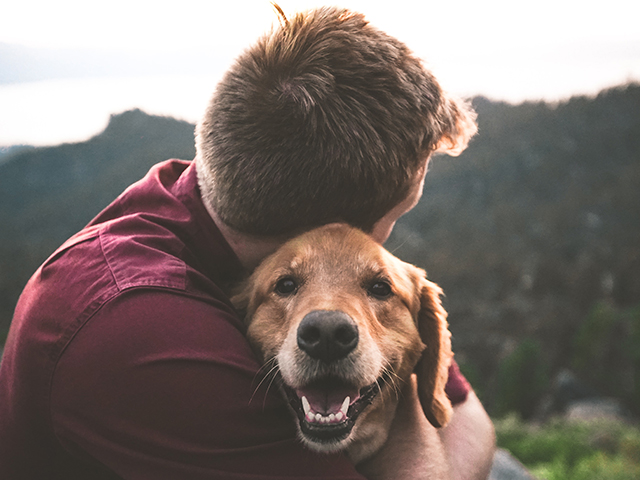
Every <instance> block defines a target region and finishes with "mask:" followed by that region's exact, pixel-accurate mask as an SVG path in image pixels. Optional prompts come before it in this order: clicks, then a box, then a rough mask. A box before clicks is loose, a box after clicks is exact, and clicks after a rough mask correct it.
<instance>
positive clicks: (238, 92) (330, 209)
mask: <svg viewBox="0 0 640 480" xmlns="http://www.w3.org/2000/svg"><path fill="white" fill-rule="evenodd" d="M475 131H476V126H475V122H474V114H473V112H472V111H471V110H469V109H468V107H467V106H466V105H465V104H463V103H461V102H458V101H456V100H454V99H452V98H450V97H448V96H446V95H445V94H444V93H443V92H442V90H441V88H440V86H439V85H438V83H437V81H436V80H435V78H434V77H433V75H431V73H429V72H428V71H427V70H426V69H425V68H424V67H423V66H422V64H421V62H420V61H419V60H418V59H417V58H415V57H414V56H413V54H412V53H411V52H410V51H409V50H408V48H407V47H406V46H405V45H404V44H402V43H401V42H399V41H398V40H396V39H394V38H392V37H389V36H388V35H386V34H385V33H383V32H382V31H380V30H378V29H376V28H374V27H372V26H371V25H369V24H368V23H367V21H366V20H365V19H364V17H363V16H362V15H360V14H357V13H352V12H350V11H348V10H344V9H340V8H321V9H317V10H311V11H309V12H306V13H304V14H298V15H296V16H295V17H293V18H291V19H289V20H287V19H286V18H284V16H283V17H282V21H281V24H280V26H279V27H277V28H274V29H273V30H272V31H271V32H269V33H268V34H266V35H265V36H263V37H262V38H261V39H259V40H258V42H257V43H256V44H255V45H253V46H252V47H250V48H249V49H247V50H246V51H245V52H244V53H243V54H242V55H240V57H239V58H238V59H237V60H236V62H235V64H234V65H233V66H232V67H231V68H230V69H229V71H228V72H227V73H226V75H225V76H224V78H223V79H222V81H221V82H220V84H219V85H218V87H217V89H216V92H215V94H214V96H213V98H212V100H211V102H210V104H209V106H208V109H207V111H206V113H205V115H204V118H203V119H202V121H201V122H200V123H199V124H198V127H197V132H196V133H197V135H196V147H197V160H196V161H197V168H198V177H199V182H200V188H201V190H202V196H203V199H204V201H205V202H206V203H207V204H208V206H209V207H210V208H212V209H213V210H215V212H216V214H217V216H218V217H219V218H220V219H221V220H222V221H223V222H224V223H225V224H226V225H228V226H229V227H231V228H233V229H234V230H236V231H238V232H241V233H244V234H250V235H256V236H276V235H290V234H293V233H297V232H300V231H304V230H308V229H310V228H313V227H316V226H319V225H323V224H326V223H331V222H345V223H348V224H351V225H353V226H356V227H359V228H361V229H362V230H364V231H366V232H372V231H373V229H374V226H375V225H376V223H377V222H378V221H379V220H380V219H382V218H383V217H384V216H385V215H387V214H388V213H389V212H390V211H391V210H392V209H394V207H397V206H398V205H399V204H401V203H402V202H403V201H405V200H406V199H407V197H408V196H409V195H410V194H411V192H412V191H415V189H416V185H418V184H420V181H421V179H422V177H423V175H424V171H425V168H426V161H427V159H428V158H429V155H431V153H433V152H434V151H437V150H441V151H447V152H450V153H459V151H461V150H462V149H464V148H465V147H466V144H467V142H468V140H469V138H470V137H471V136H472V135H473V134H474V133H475Z"/></svg>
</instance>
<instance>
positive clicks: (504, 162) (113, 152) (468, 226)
mask: <svg viewBox="0 0 640 480" xmlns="http://www.w3.org/2000/svg"><path fill="white" fill-rule="evenodd" d="M473 104H474V106H475V108H476V110H477V112H478V123H479V134H478V135H477V137H476V138H475V139H474V140H473V141H472V143H471V144H470V146H469V148H468V149H467V151H465V152H464V153H463V154H462V155H461V156H459V157H457V158H451V157H447V156H439V157H435V158H433V159H432V160H431V163H430V170H429V173H428V175H427V181H426V184H425V190H424V192H425V193H424V196H423V198H422V200H421V202H420V203H419V205H418V206H417V207H416V208H415V209H414V210H413V211H412V212H410V213H409V214H407V215H406V216H405V217H403V218H402V219H401V220H400V221H399V222H398V224H397V226H396V229H395V231H394V234H393V235H392V237H391V239H390V240H389V242H388V243H387V245H386V246H387V248H388V249H389V250H390V251H392V252H393V253H395V254H396V255H398V256H400V257H401V258H403V259H404V260H407V261H410V262H412V263H415V264H417V265H419V266H420V267H422V268H424V269H426V270H427V272H428V276H429V278H430V279H431V280H433V281H435V282H436V283H438V284H440V285H441V286H442V287H443V289H444V291H445V295H446V297H445V300H444V302H445V307H446V309H447V310H448V312H449V321H450V327H451V331H452V333H453V342H454V350H455V352H456V358H457V360H458V363H459V364H460V365H461V368H462V369H463V371H464V373H465V374H466V376H467V378H469V380H470V381H471V383H472V384H473V386H474V388H475V389H476V391H477V393H478V395H479V396H480V397H481V399H482V400H483V402H484V403H485V405H486V406H487V408H488V410H489V411H490V413H491V414H492V415H494V416H504V415H506V414H507V413H508V412H517V414H518V415H519V417H520V418H524V419H534V418H541V417H544V416H549V415H552V414H553V413H554V412H557V411H561V410H562V409H563V408H565V407H566V402H567V401H569V400H571V398H569V399H568V400H567V397H566V396H565V397H562V396H559V395H557V394H556V393H557V392H555V393H554V389H555V390H557V387H558V382H559V379H560V380H561V379H562V378H566V376H567V375H570V376H571V378H574V379H577V380H575V381H576V382H578V383H579V385H580V388H582V389H583V390H585V391H589V392H591V394H592V395H593V396H598V397H602V398H614V399H616V401H618V402H620V405H621V406H622V408H623V409H624V411H625V412H629V414H630V415H639V414H640V407H639V406H640V85H638V84H628V85H622V86H619V87H616V88H612V89H608V90H605V91H602V92H601V93H600V94H598V95H597V96H595V97H583V96H581V97H574V98H571V99H568V100H566V101H562V102H558V103H553V104H552V103H545V102H526V103H522V104H518V105H512V104H508V103H503V102H496V101H492V100H489V99H487V98H482V97H478V98H475V99H473ZM193 129H194V126H193V125H192V124H189V123H187V122H182V121H178V120H175V119H173V118H167V117H157V116H151V115H148V114H146V113H144V112H142V111H140V110H133V111H127V112H124V113H120V114H117V115H113V116H112V118H111V120H110V123H109V125H108V126H107V128H106V129H105V130H104V131H103V132H102V133H100V134H99V135H96V136H95V137H93V138H91V139H89V140H88V141H86V142H82V143H76V144H64V145H59V146H55V147H46V148H26V147H25V148H12V149H9V150H7V151H5V152H4V153H2V152H0V153H1V154H2V156H0V225H2V228H1V229H0V344H2V341H3V340H4V338H5V336H6V334H7V331H8V329H9V324H10V321H11V316H12V312H13V309H14V307H15V303H16V301H17V299H18V296H19V294H20V291H21V289H22V288H23V287H24V285H25V283H26V282H27V280H28V278H29V276H30V275H31V274H32V273H33V272H34V271H35V270H36V269H37V267H38V265H39V264H40V263H41V262H42V261H43V260H44V259H46V258H47V256H48V255H50V254H51V253H52V252H53V251H54V250H55V249H56V248H57V247H58V246H59V245H60V244H61V243H62V242H63V241H64V240H65V239H66V238H68V237H69V236H71V235H72V234H73V233H75V232H76V231H77V230H79V229H81V228H82V227H83V225H85V224H86V223H87V222H89V220H91V218H92V217H93V216H95V215H96V214H97V213H98V212H99V211H100V210H101V209H102V208H104V207H105V206H106V205H107V204H108V203H109V202H110V201H111V200H112V199H114V198H115V197H116V196H117V195H118V194H119V193H120V192H122V191H123V190H124V189H125V188H126V187H127V186H128V185H129V184H131V183H132V182H134V181H136V180H137V179H139V178H141V177H142V176H143V175H144V174H145V172H146V171H147V170H148V169H149V167H150V166H151V165H153V164H155V163H157V162H160V161H163V160H165V159H168V158H182V159H191V158H193V156H194V153H195V152H194V146H193ZM563 375H564V377H563ZM574 390H575V389H574ZM574 393H575V391H574ZM563 402H565V403H563Z"/></svg>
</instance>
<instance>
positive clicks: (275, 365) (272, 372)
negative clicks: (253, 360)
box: [249, 357, 279, 408]
mask: <svg viewBox="0 0 640 480" xmlns="http://www.w3.org/2000/svg"><path fill="white" fill-rule="evenodd" d="M269 364H273V366H272V367H271V369H270V370H269V371H268V372H267V373H266V374H264V375H263V377H262V380H260V383H258V385H257V386H256V388H255V389H254V390H253V394H252V395H251V398H250V399H249V404H251V402H252V401H253V398H254V397H255V396H256V394H257V393H258V390H259V389H260V386H261V385H262V384H263V383H264V382H265V381H266V380H267V379H268V378H269V377H271V381H270V382H269V385H268V386H267V389H266V391H265V394H264V401H263V408H264V402H266V398H267V394H268V393H269V389H270V388H271V384H272V383H273V381H274V380H275V378H276V377H277V374H278V371H279V365H278V363H277V361H276V358H275V357H274V358H272V359H271V360H269V361H268V362H266V363H265V364H264V365H263V366H262V367H261V368H260V370H258V373H257V374H256V375H259V374H260V373H261V372H262V371H264V370H266V368H267V367H268V366H269Z"/></svg>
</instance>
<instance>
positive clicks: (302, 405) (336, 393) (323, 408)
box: [282, 377, 380, 444]
mask: <svg viewBox="0 0 640 480" xmlns="http://www.w3.org/2000/svg"><path fill="white" fill-rule="evenodd" d="M379 383H380V382H375V383H373V384H371V385H369V386H367V387H364V388H361V389H358V388H356V387H354V386H353V385H350V384H348V383H345V382H344V381H343V380H341V379H339V378H335V377H326V378H323V379H321V380H316V381H314V382H312V383H310V384H308V385H305V386H304V387H302V388H299V389H293V388H291V387H289V386H288V385H286V384H285V383H284V382H283V384H282V385H283V389H284V391H285V393H286V395H287V398H288V400H289V404H290V405H291V407H292V408H293V410H294V411H295V412H296V414H297V416H298V421H299V422H300V429H301V431H302V433H303V435H304V436H305V437H307V439H308V440H311V441H314V442H318V443H325V444H328V443H336V442H340V441H341V440H344V439H345V438H347V437H348V436H349V434H350V433H351V430H352V429H353V426H354V424H355V421H356V420H357V418H358V416H359V415H360V414H361V413H362V411H363V410H364V409H365V408H367V407H368V406H369V405H370V404H371V402H372V401H373V399H374V398H375V397H376V395H377V394H378V393H379V391H380V388H379V386H378V385H379Z"/></svg>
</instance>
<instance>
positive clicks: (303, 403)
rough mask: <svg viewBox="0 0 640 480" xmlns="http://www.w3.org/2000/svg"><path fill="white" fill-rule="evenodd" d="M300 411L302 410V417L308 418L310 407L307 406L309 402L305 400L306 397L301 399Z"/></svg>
mask: <svg viewBox="0 0 640 480" xmlns="http://www.w3.org/2000/svg"><path fill="white" fill-rule="evenodd" d="M301 400H302V409H303V410H304V415H305V417H308V416H309V412H310V411H311V405H309V400H307V397H302V398H301Z"/></svg>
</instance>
